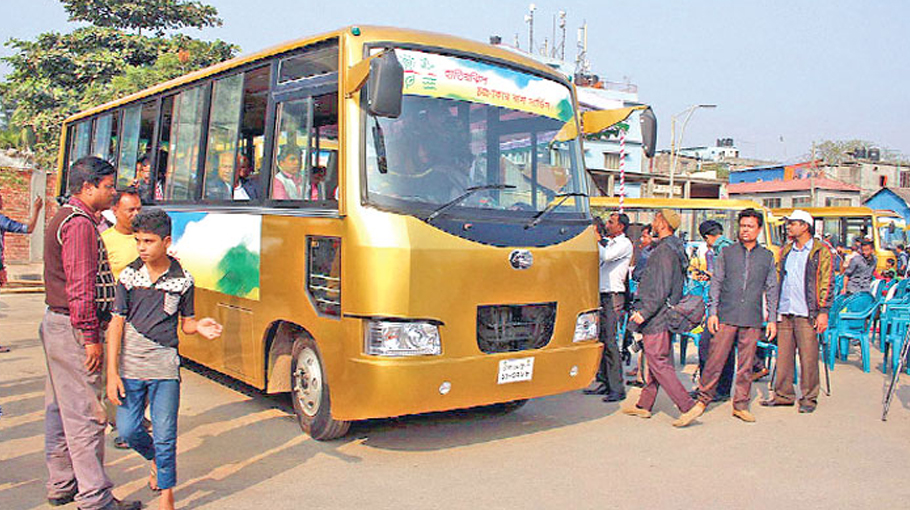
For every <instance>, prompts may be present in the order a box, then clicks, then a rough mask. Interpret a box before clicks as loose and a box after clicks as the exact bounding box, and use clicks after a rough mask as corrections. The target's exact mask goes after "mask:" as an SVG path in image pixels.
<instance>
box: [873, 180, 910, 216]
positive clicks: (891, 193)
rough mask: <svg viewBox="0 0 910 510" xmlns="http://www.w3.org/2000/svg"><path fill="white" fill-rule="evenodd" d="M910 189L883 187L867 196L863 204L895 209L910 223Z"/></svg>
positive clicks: (877, 207) (876, 207) (875, 207)
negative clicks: (909, 203)
mask: <svg viewBox="0 0 910 510" xmlns="http://www.w3.org/2000/svg"><path fill="white" fill-rule="evenodd" d="M908 202H910V190H908V189H892V188H882V189H880V190H878V191H877V192H876V193H875V194H874V195H872V196H871V197H869V198H867V199H866V201H865V202H863V205H865V206H866V207H869V208H872V209H888V210H889V211H894V212H896V213H898V214H900V215H901V216H903V218H904V220H905V221H907V222H908V223H910V205H908Z"/></svg>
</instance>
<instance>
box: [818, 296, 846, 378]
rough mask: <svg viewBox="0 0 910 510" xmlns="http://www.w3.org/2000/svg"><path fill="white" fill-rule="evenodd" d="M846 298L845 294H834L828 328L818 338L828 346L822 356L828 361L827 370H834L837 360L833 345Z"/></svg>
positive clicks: (835, 348) (835, 349)
mask: <svg viewBox="0 0 910 510" xmlns="http://www.w3.org/2000/svg"><path fill="white" fill-rule="evenodd" d="M846 299H847V296H846V294H837V295H835V296H834V301H833V302H832V303H831V308H830V311H829V312H828V329H826V330H825V332H824V333H822V338H820V340H821V341H822V342H823V343H824V344H827V346H828V352H823V353H822V358H823V359H824V360H825V362H826V363H828V369H829V370H834V362H835V361H836V360H837V346H836V345H835V340H836V339H837V336H836V333H837V324H838V318H839V317H840V314H841V312H842V311H843V308H844V301H846ZM820 343H821V342H820Z"/></svg>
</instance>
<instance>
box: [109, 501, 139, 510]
mask: <svg viewBox="0 0 910 510" xmlns="http://www.w3.org/2000/svg"><path fill="white" fill-rule="evenodd" d="M141 508H142V501H120V500H119V499H113V500H111V502H110V503H108V504H107V505H105V506H104V507H103V508H102V509H101V510H140V509H141Z"/></svg>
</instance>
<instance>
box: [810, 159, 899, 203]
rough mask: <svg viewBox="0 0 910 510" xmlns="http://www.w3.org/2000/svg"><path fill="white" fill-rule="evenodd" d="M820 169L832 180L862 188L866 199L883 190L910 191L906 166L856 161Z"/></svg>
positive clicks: (863, 160)
mask: <svg viewBox="0 0 910 510" xmlns="http://www.w3.org/2000/svg"><path fill="white" fill-rule="evenodd" d="M820 168H821V170H822V171H823V172H824V173H825V174H826V175H828V176H829V177H831V178H832V179H837V180H839V181H843V182H846V183H849V184H852V185H854V186H858V187H859V188H861V189H862V190H863V197H864V198H868V197H871V196H872V195H874V194H875V193H877V192H878V191H879V190H881V189H882V188H891V189H907V190H910V167H908V166H907V165H906V164H901V163H889V162H884V161H871V160H868V159H854V160H851V161H846V162H843V163H840V164H837V165H823V166H821V167H820Z"/></svg>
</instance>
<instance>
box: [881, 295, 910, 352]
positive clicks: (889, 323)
mask: <svg viewBox="0 0 910 510" xmlns="http://www.w3.org/2000/svg"><path fill="white" fill-rule="evenodd" d="M901 306H910V279H903V280H900V281H899V282H897V284H895V285H893V286H892V287H891V288H890V289H888V293H887V295H886V296H885V297H884V299H882V300H881V301H880V302H879V312H878V316H879V327H878V348H879V350H880V351H882V352H884V350H885V346H886V344H887V343H888V340H889V338H893V336H894V335H895V334H896V332H892V331H891V330H892V329H893V328H894V327H895V325H897V324H898V321H899V320H898V319H897V318H896V317H895V315H899V314H901V312H900V307H901Z"/></svg>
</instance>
